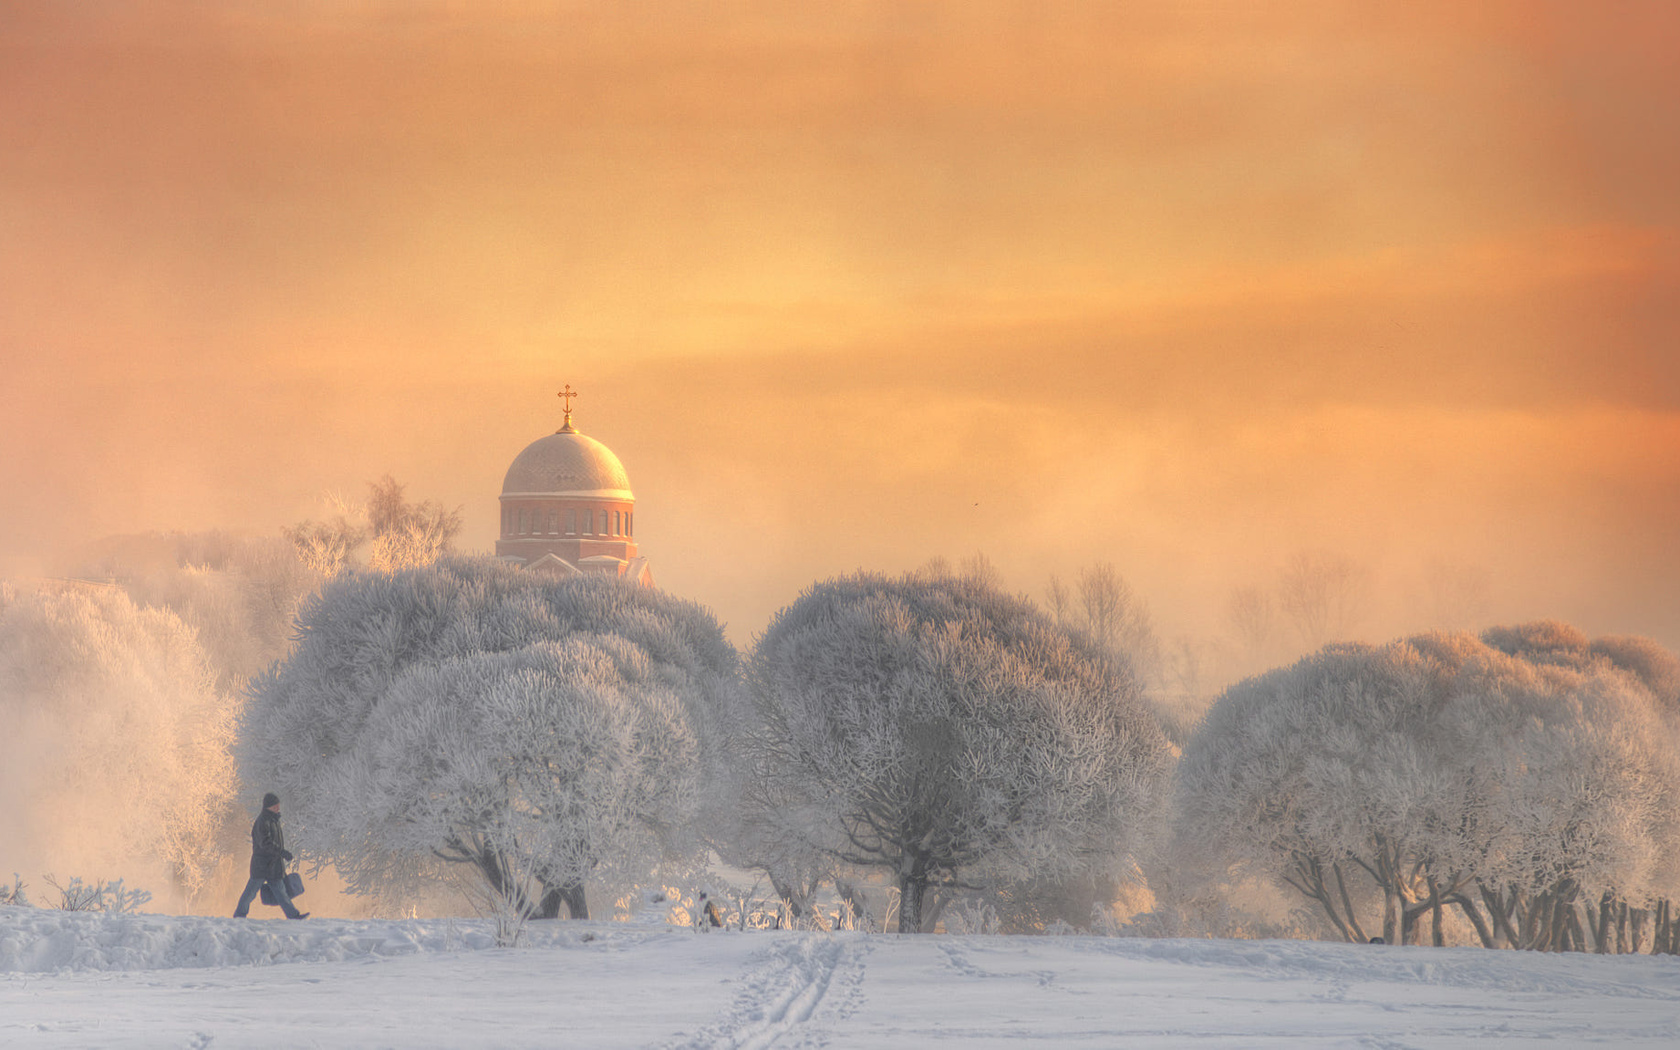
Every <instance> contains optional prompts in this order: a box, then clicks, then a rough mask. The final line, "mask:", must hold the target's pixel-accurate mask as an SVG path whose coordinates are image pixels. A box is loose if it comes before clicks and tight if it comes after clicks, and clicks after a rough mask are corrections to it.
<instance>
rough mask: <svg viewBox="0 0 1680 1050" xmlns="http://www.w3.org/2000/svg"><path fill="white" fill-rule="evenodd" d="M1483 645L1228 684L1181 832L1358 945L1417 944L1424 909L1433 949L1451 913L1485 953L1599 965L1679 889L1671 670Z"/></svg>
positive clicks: (1319, 658) (1195, 772)
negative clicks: (1280, 888)
mask: <svg viewBox="0 0 1680 1050" xmlns="http://www.w3.org/2000/svg"><path fill="white" fill-rule="evenodd" d="M1484 637H1485V638H1486V639H1487V642H1484V641H1482V640H1479V639H1477V638H1475V637H1474V636H1471V635H1465V634H1433V635H1423V636H1420V637H1417V638H1412V639H1408V640H1405V641H1400V642H1395V643H1391V644H1389V645H1386V646H1381V647H1373V646H1365V645H1333V646H1329V647H1326V648H1325V649H1323V650H1320V651H1319V652H1317V653H1315V654H1313V655H1311V656H1309V657H1306V658H1304V659H1302V660H1301V661H1299V662H1298V663H1296V664H1294V665H1293V666H1290V667H1287V668H1281V669H1278V670H1275V671H1272V672H1270V673H1268V674H1265V675H1261V676H1259V677H1256V678H1251V679H1248V680H1246V681H1244V682H1241V683H1239V684H1237V685H1235V686H1232V687H1231V688H1230V689H1228V690H1226V692H1225V694H1224V695H1223V696H1222V697H1221V698H1220V699H1219V701H1218V702H1217V703H1216V704H1215V705H1214V707H1213V709H1212V710H1211V711H1210V712H1209V714H1208V716H1207V719H1206V721H1205V722H1204V724H1203V725H1202V727H1201V728H1200V729H1199V730H1198V732H1197V733H1196V735H1195V736H1194V737H1193V738H1192V739H1191V741H1190V744H1189V746H1188V747H1187V748H1186V751H1185V755H1184V759H1183V762H1182V765H1181V767H1180V770H1179V784H1180V812H1179V827H1180V835H1181V838H1184V839H1194V840H1195V841H1197V842H1199V843H1203V844H1209V848H1210V849H1211V851H1212V852H1214V853H1215V854H1217V856H1218V858H1219V860H1220V861H1221V862H1222V863H1224V864H1227V865H1236V866H1238V868H1239V869H1240V868H1242V867H1244V866H1246V867H1247V868H1249V869H1251V870H1257V871H1261V872H1264V873H1267V874H1269V875H1271V876H1272V877H1274V878H1276V879H1278V880H1279V881H1280V882H1282V883H1283V884H1285V885H1288V886H1290V887H1293V888H1294V889H1295V890H1297V891H1299V892H1300V893H1301V894H1302V895H1303V896H1304V897H1306V898H1307V899H1308V900H1310V901H1312V902H1313V903H1314V904H1315V905H1316V906H1317V907H1318V908H1319V909H1320V910H1321V911H1322V912H1323V913H1324V915H1325V916H1326V918H1327V919H1328V920H1329V921H1331V922H1332V923H1333V924H1334V925H1335V927H1336V928H1337V929H1338V931H1339V932H1340V933H1341V934H1342V935H1343V936H1344V937H1346V938H1348V939H1350V940H1354V939H1358V940H1363V939H1365V938H1366V936H1367V935H1368V934H1377V933H1380V934H1381V935H1382V936H1383V937H1384V938H1385V939H1387V940H1389V941H1390V942H1395V941H1400V942H1406V943H1410V942H1412V941H1414V940H1415V939H1416V936H1417V933H1418V923H1419V920H1420V918H1421V917H1422V916H1424V915H1425V914H1430V915H1431V916H1432V918H1433V928H1434V931H1435V939H1436V942H1437V943H1440V938H1441V923H1442V918H1441V913H1442V909H1443V908H1447V907H1456V908H1457V909H1459V910H1460V912H1461V913H1462V914H1463V915H1464V917H1465V918H1466V919H1467V920H1468V921H1469V922H1470V923H1471V924H1472V925H1473V926H1474V927H1475V929H1476V932H1477V934H1478V936H1479V937H1480V938H1481V940H1482V942H1483V943H1484V944H1487V945H1489V946H1493V945H1496V944H1512V945H1520V946H1524V947H1548V946H1550V947H1559V946H1565V945H1568V946H1574V947H1581V946H1584V945H1586V944H1587V943H1588V942H1589V941H1591V942H1593V943H1595V944H1597V945H1598V946H1600V948H1601V950H1607V949H1603V946H1604V945H1605V944H1607V943H1609V942H1608V941H1607V940H1606V937H1611V936H1612V935H1613V934H1614V931H1611V932H1610V933H1606V932H1605V931H1604V930H1602V929H1601V928H1600V927H1601V926H1604V925H1605V924H1607V923H1608V922H1609V921H1610V918H1609V917H1610V916H1612V913H1617V914H1621V913H1620V912H1618V909H1621V908H1622V907H1623V906H1624V905H1627V904H1629V903H1632V904H1635V905H1638V904H1641V903H1645V902H1649V901H1651V900H1653V899H1655V898H1657V897H1660V896H1663V895H1666V894H1668V893H1670V892H1672V890H1673V888H1674V887H1675V874H1676V873H1675V871H1674V867H1673V861H1672V860H1670V859H1669V858H1672V857H1674V856H1675V853H1676V846H1680V834H1677V830H1680V829H1677V827H1676V824H1675V819H1674V817H1673V813H1674V810H1675V802H1676V789H1677V786H1680V764H1677V762H1676V759H1675V756H1674V753H1675V748H1674V744H1675V740H1676V737H1675V732H1674V726H1673V723H1672V721H1671V720H1670V719H1668V718H1667V717H1665V715H1664V712H1663V709H1662V708H1663V705H1662V704H1661V703H1659V702H1658V700H1657V698H1656V697H1655V696H1653V694H1652V692H1651V690H1650V689H1649V688H1647V686H1646V684H1645V683H1646V679H1647V678H1648V679H1651V680H1663V679H1662V678H1661V676H1662V674H1664V673H1666V672H1665V671H1664V668H1665V667H1666V665H1665V664H1664V662H1663V661H1662V660H1661V659H1660V656H1659V654H1654V653H1652V652H1651V650H1650V647H1649V646H1642V645H1634V644H1632V643H1630V642H1628V641H1627V640H1612V642H1611V644H1608V645H1606V646H1604V647H1596V648H1595V647H1593V646H1589V645H1588V644H1587V642H1586V640H1585V638H1583V637H1580V636H1579V635H1578V634H1577V633H1575V632H1572V631H1571V630H1570V629H1568V628H1564V627H1562V626H1561V625H1555V624H1543V625H1529V626H1527V627H1524V628H1514V629H1496V630H1493V631H1489V632H1488V633H1487V635H1486V636H1484ZM1490 643H1491V644H1490ZM1612 651H1614V652H1615V653H1624V654H1625V653H1633V654H1637V655H1639V656H1640V657H1641V658H1642V660H1643V662H1642V663H1639V664H1638V667H1637V668H1636V669H1631V670H1630V669H1626V668H1624V666H1620V665H1618V663H1617V662H1616V661H1615V659H1614V658H1613V656H1612V655H1610V653H1611V652H1612ZM1624 663H1625V664H1627V665H1628V668H1633V667H1634V664H1635V661H1633V660H1632V659H1630V658H1624ZM1641 672H1642V673H1643V674H1644V677H1641ZM1581 902H1586V903H1587V904H1589V905H1590V906H1591V907H1589V912H1591V911H1592V909H1593V908H1596V909H1597V911H1596V913H1592V914H1588V915H1587V916H1586V918H1587V921H1586V922H1585V923H1583V922H1582V921H1581V915H1580V914H1579V913H1578V912H1577V910H1576V909H1577V904H1578V903H1581ZM1589 933H1590V934H1591V936H1590V937H1589V936H1588V934H1589ZM1624 935H1625V931H1624Z"/></svg>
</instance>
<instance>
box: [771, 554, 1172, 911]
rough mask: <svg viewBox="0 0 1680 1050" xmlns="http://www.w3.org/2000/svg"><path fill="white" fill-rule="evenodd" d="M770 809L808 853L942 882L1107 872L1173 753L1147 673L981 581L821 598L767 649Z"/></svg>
mask: <svg viewBox="0 0 1680 1050" xmlns="http://www.w3.org/2000/svg"><path fill="white" fill-rule="evenodd" d="M748 683H749V686H750V688H751V692H752V696H753V699H754V701H755V704H756V706H757V708H758V711H759V714H760V716H761V718H762V720H763V730H762V733H761V735H760V737H759V739H758V740H756V741H755V750H757V751H758V753H759V754H760V756H761V758H760V762H759V763H758V765H757V767H756V769H755V770H754V773H755V780H756V782H757V790H758V791H759V792H760V793H761V794H760V798H761V799H762V800H763V801H764V802H765V803H766V804H768V805H771V806H774V807H777V808H779V809H782V810H783V811H785V812H786V813H788V814H789V816H790V817H791V818H792V819H791V820H790V821H789V826H787V827H786V828H785V829H784V830H785V831H786V832H787V833H790V834H796V835H798V836H799V840H800V841H801V842H802V843H803V844H805V845H807V846H808V847H809V848H810V849H811V850H812V851H814V852H817V853H821V854H826V855H828V856H831V857H833V858H835V859H837V860H839V861H841V862H843V863H845V864H848V865H856V866H860V867H865V868H878V869H882V870H884V871H886V872H890V873H892V875H893V877H894V878H895V879H896V881H897V888H898V891H899V917H898V929H899V931H900V932H919V931H921V930H922V929H923V928H924V926H923V914H922V904H923V900H924V896H925V894H926V892H927V890H928V888H929V887H930V886H942V885H943V886H958V885H974V884H976V883H978V882H980V881H982V880H994V881H995V880H1031V879H1055V878H1059V877H1078V876H1089V875H1092V874H1099V873H1103V872H1106V871H1109V870H1112V869H1113V867H1114V866H1115V865H1116V863H1117V861H1118V859H1119V858H1120V857H1121V856H1122V855H1124V854H1125V852H1126V851H1127V849H1128V847H1129V846H1131V845H1132V844H1133V842H1134V840H1135V839H1136V838H1137V837H1138V836H1139V835H1140V833H1141V832H1142V831H1143V828H1144V825H1145V823H1146V822H1147V821H1148V820H1149V819H1150V817H1151V816H1152V815H1155V814H1157V813H1158V812H1159V806H1158V801H1159V797H1160V792H1161V790H1162V788H1163V786H1164V784H1165V779H1166V772H1167V768H1168V764H1169V749H1168V745H1167V743H1166V741H1165V739H1164V738H1163V737H1162V736H1161V734H1160V732H1159V731H1158V730H1157V729H1156V727H1155V725H1154V722H1153V719H1152V718H1151V717H1150V715H1149V714H1148V712H1147V711H1146V710H1145V709H1144V707H1143V705H1142V703H1141V702H1140V700H1139V695H1138V687H1137V684H1136V680H1135V678H1133V677H1132V675H1131V674H1130V673H1129V671H1128V669H1127V668H1126V667H1124V666H1123V665H1120V664H1116V663H1115V662H1114V661H1112V660H1110V659H1109V658H1108V657H1107V656H1106V654H1104V653H1103V652H1102V651H1101V649H1099V648H1098V647H1096V646H1094V645H1091V644H1089V643H1088V642H1087V641H1085V640H1084V639H1083V638H1081V637H1080V636H1078V635H1075V634H1072V633H1070V632H1067V631H1065V630H1060V629H1058V628H1056V626H1055V625H1054V624H1053V623H1051V622H1050V621H1049V620H1048V619H1046V618H1045V617H1044V616H1043V615H1042V614H1040V613H1039V612H1038V610H1037V609H1036V608H1034V607H1033V606H1032V605H1031V604H1030V603H1029V602H1027V601H1025V600H1023V599H1019V598H1013V597H1010V596H1008V595H1005V594H1003V593H1001V592H999V591H998V590H996V589H995V588H993V587H992V586H990V585H989V584H988V583H987V582H986V581H985V580H984V578H981V577H977V576H973V575H967V574H965V575H935V574H919V575H918V574H912V575H909V576H905V577H899V578H887V577H881V576H874V575H869V574H858V575H855V576H848V577H841V578H837V579H832V580H828V581H825V582H823V583H819V584H816V585H815V586H813V587H811V588H810V589H809V590H807V591H806V592H805V593H804V594H803V595H801V596H800V597H799V599H798V600H797V601H795V602H794V603H793V604H792V605H790V606H788V607H787V608H785V609H783V610H782V611H781V612H779V613H778V614H777V615H776V616H775V617H774V618H773V619H772V621H771V624H770V626H769V628H768V629H767V630H766V631H765V632H764V634H763V635H762V636H761V637H760V639H759V640H758V643H757V644H756V645H755V646H754V649H753V654H752V658H751V662H750V665H749V670H748Z"/></svg>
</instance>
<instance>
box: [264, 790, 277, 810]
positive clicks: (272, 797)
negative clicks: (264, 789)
mask: <svg viewBox="0 0 1680 1050" xmlns="http://www.w3.org/2000/svg"><path fill="white" fill-rule="evenodd" d="M279 804H280V796H279V795H276V794H275V793H274V792H272V791H270V792H269V793H268V794H266V795H264V796H263V808H264V809H267V808H268V807H270V806H278V805H279Z"/></svg>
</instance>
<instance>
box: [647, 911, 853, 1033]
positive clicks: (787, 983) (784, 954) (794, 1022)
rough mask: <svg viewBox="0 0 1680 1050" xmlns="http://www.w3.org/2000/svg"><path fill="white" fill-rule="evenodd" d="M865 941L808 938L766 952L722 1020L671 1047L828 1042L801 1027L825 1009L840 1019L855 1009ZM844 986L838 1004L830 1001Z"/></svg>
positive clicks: (846, 938)
mask: <svg viewBox="0 0 1680 1050" xmlns="http://www.w3.org/2000/svg"><path fill="white" fill-rule="evenodd" d="M863 950H864V947H863V942H862V941H861V940H859V939H857V938H856V937H842V936H831V937H819V936H807V937H805V938H803V939H800V940H796V941H792V942H784V943H781V944H777V945H775V946H774V947H772V948H771V949H770V950H769V951H767V952H765V953H763V958H762V961H760V962H759V963H758V965H756V966H754V967H753V968H752V970H750V971H749V972H748V974H747V975H746V976H745V977H744V978H743V983H744V984H745V987H744V988H743V989H742V991H741V993H740V994H739V995H737V996H736V997H735V1002H734V1004H733V1006H732V1007H731V1008H730V1010H729V1013H728V1015H727V1016H726V1017H725V1018H724V1020H722V1021H720V1022H717V1023H715V1024H713V1025H710V1026H708V1027H707V1028H704V1029H702V1030H701V1031H700V1032H699V1033H698V1034H696V1035H695V1036H694V1037H692V1038H690V1039H688V1040H686V1041H683V1042H680V1043H674V1044H671V1050H768V1048H770V1047H784V1048H793V1047H818V1046H826V1045H828V1039H827V1038H826V1036H825V1035H824V1033H821V1032H807V1031H801V1026H802V1025H804V1024H805V1023H806V1022H807V1021H809V1020H811V1018H812V1017H813V1016H814V1015H815V1014H816V1013H817V1010H818V1008H819V1007H825V1008H827V1009H826V1010H825V1012H828V1013H832V1014H833V1015H834V1017H835V1018H836V1019H844V1018H845V1017H846V1016H848V1015H850V1014H851V1013H852V1012H854V1011H855V1010H856V1009H857V1006H858V1003H859V1001H860V1000H861V997H862V984H863V974H864V968H863V964H862V955H863ZM836 983H838V984H839V985H840V989H839V993H840V999H839V1001H838V1002H832V1001H831V1000H830V995H831V992H833V991H834V986H835V984H836Z"/></svg>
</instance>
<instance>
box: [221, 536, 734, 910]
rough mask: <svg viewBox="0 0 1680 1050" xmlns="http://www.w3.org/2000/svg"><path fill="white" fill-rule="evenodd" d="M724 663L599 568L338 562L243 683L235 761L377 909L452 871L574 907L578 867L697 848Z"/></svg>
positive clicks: (654, 597) (684, 615)
mask: <svg viewBox="0 0 1680 1050" xmlns="http://www.w3.org/2000/svg"><path fill="white" fill-rule="evenodd" d="M735 671H736V654H735V651H734V649H733V648H732V647H731V646H730V645H729V644H728V642H727V641H725V639H724V637H723V632H722V628H721V627H720V626H719V625H718V624H717V622H716V620H715V619H713V618H712V617H711V615H710V613H708V612H706V611H705V610H704V609H703V608H701V607H700V606H698V605H695V604H694V603H692V602H686V601H683V600H681V599H677V598H675V597H672V596H670V595H668V594H665V593H663V592H659V591H655V590H651V589H645V588H638V587H634V586H632V585H628V584H624V583H621V582H620V581H618V580H616V579H611V578H600V577H580V578H571V579H558V580H557V579H554V578H552V577H549V576H545V575H542V574H536V573H527V572H523V571H521V570H519V569H517V568H514V567H510V566H508V565H505V564H502V563H499V562H496V561H493V560H491V559H460V560H448V559H446V560H444V561H442V562H439V563H438V564H436V565H434V566H431V567H427V568H421V569H410V570H404V571H402V572H397V573H391V574H382V573H348V574H342V575H341V576H339V577H338V578H336V579H334V580H331V581H329V582H328V583H327V584H326V585H325V586H324V587H323V589H322V591H321V593H320V594H319V595H318V596H317V597H316V598H314V599H312V600H311V601H310V602H308V603H307V604H306V606H305V607H304V609H303V611H302V613H301V615H300V618H299V642H298V646H297V648H296V650H295V651H294V652H293V653H292V655H291V656H290V657H288V658H287V659H286V660H285V661H284V662H282V663H281V664H279V665H277V666H276V668H275V669H274V670H273V671H271V672H269V673H267V674H265V675H264V676H263V677H262V678H260V679H259V680H258V681H257V682H256V683H255V685H254V686H253V688H252V691H251V701H250V705H249V706H248V708H247V709H246V711H245V714H244V719H243V722H242V733H241V744H240V768H241V771H242V772H243V774H244V776H245V778H246V780H247V782H249V783H260V784H263V785H265V786H268V787H270V788H272V789H273V790H275V791H277V792H278V793H279V794H280V795H281V796H282V797H283V798H286V799H288V806H289V809H288V811H287V819H288V823H289V826H290V827H291V828H292V829H293V833H294V834H295V835H296V837H297V841H298V842H299V843H300V844H301V845H302V846H303V847H304V849H306V850H308V851H309V852H310V854H311V856H312V857H313V858H315V859H316V860H317V861H318V862H330V863H332V864H333V865H334V866H336V867H337V869H338V870H339V872H340V873H341V874H342V875H343V876H344V877H345V879H346V880H347V883H348V885H349V888H350V890H351V892H354V893H358V894H365V895H369V896H371V897H374V898H376V899H378V900H380V901H381V902H382V903H385V904H387V905H389V904H393V903H396V902H400V901H403V900H407V899H409V898H411V897H412V895H413V894H414V893H415V892H416V890H417V889H418V888H419V887H420V886H421V885H422V883H424V882H425V881H427V880H434V879H437V878H439V877H441V876H443V875H444V874H445V873H446V871H447V870H448V869H450V868H454V869H456V870H464V871H468V872H471V873H472V874H473V875H474V876H476V877H477V878H479V879H481V880H482V882H483V884H484V886H485V887H487V888H488V890H489V891H490V892H491V893H492V894H493V895H495V896H496V897H498V898H500V899H501V900H503V901H504V902H507V903H508V904H509V905H510V906H512V907H513V908H515V909H516V910H519V911H521V912H527V911H529V912H535V913H537V914H540V915H544V916H553V915H556V914H558V911H559V908H560V906H561V905H562V904H564V905H565V906H566V907H567V909H568V911H569V913H570V914H572V915H573V916H582V915H586V914H587V910H588V908H587V902H586V898H585V890H584V887H585V883H586V881H587V880H591V879H595V880H601V881H604V882H606V883H608V884H628V883H629V882H631V881H633V880H634V879H635V878H639V877H646V876H647V874H648V872H649V870H650V869H651V866H652V865H653V864H655V863H656V862H657V861H659V860H660V859H661V857H665V856H672V855H678V854H683V853H685V852H686V853H690V854H691V853H692V852H693V851H694V849H696V848H697V846H698V840H697V839H696V838H695V837H694V829H695V825H696V824H697V822H698V819H699V815H700V813H701V808H702V805H703V801H704V800H703V799H702V797H701V795H702V788H703V786H704V784H705V782H706V780H707V777H708V773H709V767H708V765H707V762H708V759H709V758H710V757H711V756H716V755H719V754H721V752H722V748H721V746H720V744H719V740H718V737H719V735H720V733H721V732H722V728H721V726H722V721H721V720H722V719H723V717H724V712H725V711H726V709H727V707H728V705H729V704H730V703H731V702H732V693H733V691H734V690H735V688H736V685H735Z"/></svg>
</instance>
